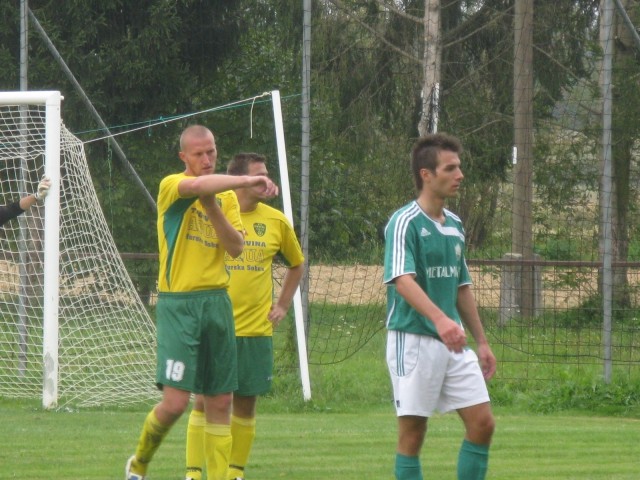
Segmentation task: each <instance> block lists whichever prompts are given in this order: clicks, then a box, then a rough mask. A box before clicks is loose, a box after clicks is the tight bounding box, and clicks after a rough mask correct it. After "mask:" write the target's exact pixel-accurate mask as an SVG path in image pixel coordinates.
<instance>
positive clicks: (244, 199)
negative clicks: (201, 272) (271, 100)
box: [186, 153, 304, 480]
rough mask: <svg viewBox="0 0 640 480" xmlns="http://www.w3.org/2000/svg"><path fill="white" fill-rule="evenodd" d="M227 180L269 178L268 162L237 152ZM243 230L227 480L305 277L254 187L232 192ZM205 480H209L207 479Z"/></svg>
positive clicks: (280, 220)
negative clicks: (278, 332) (277, 335)
mask: <svg viewBox="0 0 640 480" xmlns="http://www.w3.org/2000/svg"><path fill="white" fill-rule="evenodd" d="M227 173H228V174H230V175H249V176H254V175H259V176H266V175H268V171H267V166H266V159H265V157H264V156H263V155H259V154H256V153H240V154H238V155H236V156H235V157H234V158H233V159H232V160H231V162H230V163H229V165H228V166H227ZM236 194H237V195H238V201H239V202H240V216H241V218H242V223H243V225H244V228H245V247H244V251H243V252H242V255H240V256H238V257H236V258H230V257H229V256H228V257H227V259H226V261H227V268H228V270H229V274H230V275H231V280H230V285H229V296H230V297H231V301H232V303H233V315H234V320H235V326H236V341H237V352H238V389H237V390H236V391H235V392H234V394H233V408H232V415H231V434H232V437H233V445H232V450H231V458H230V464H229V472H228V477H227V478H228V479H243V478H244V470H245V467H246V465H247V461H248V459H249V454H250V452H251V447H252V445H253V440H254V438H255V435H256V402H257V398H258V395H263V394H265V393H268V392H269V390H270V389H271V379H272V375H273V342H272V335H273V328H274V327H276V326H277V325H278V324H279V323H280V321H281V320H282V319H283V318H284V317H285V315H286V314H287V310H288V309H289V306H290V305H291V300H292V298H293V295H294V293H295V291H296V289H297V288H298V284H299V283H300V280H301V278H302V275H303V272H304V257H303V254H302V250H301V249H300V244H299V243H298V239H297V238H296V234H295V232H294V230H293V228H292V226H291V223H290V222H289V221H288V220H287V218H286V217H285V216H284V214H283V213H282V212H280V211H279V210H276V209H275V208H273V207H270V206H268V205H266V204H264V203H263V202H262V200H265V196H264V194H263V193H262V192H261V191H260V189H258V188H256V187H249V188H239V189H236ZM276 255H281V256H282V258H283V259H284V261H285V263H286V266H287V271H286V273H285V276H284V279H283V281H282V288H281V290H280V294H279V295H278V298H277V299H275V300H274V298H273V277H272V272H271V268H272V262H273V259H274V258H275V257H276ZM202 407H203V405H202V397H201V396H199V395H198V396H196V401H195V405H194V408H193V409H192V411H191V415H190V417H189V424H188V426H187V456H186V457H187V458H186V460H187V466H186V467H187V468H186V469H187V473H186V478H187V479H193V480H200V479H201V478H202V464H203V454H202V445H203V443H202V433H203V429H202V418H203V411H202ZM207 478H208V477H207Z"/></svg>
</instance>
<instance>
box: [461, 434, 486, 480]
mask: <svg viewBox="0 0 640 480" xmlns="http://www.w3.org/2000/svg"><path fill="white" fill-rule="evenodd" d="M488 466H489V445H478V444H477V443H471V442H470V441H469V440H466V439H465V440H464V441H463V442H462V446H461V447H460V453H459V455H458V480H484V478H485V476H486V475H487V467H488Z"/></svg>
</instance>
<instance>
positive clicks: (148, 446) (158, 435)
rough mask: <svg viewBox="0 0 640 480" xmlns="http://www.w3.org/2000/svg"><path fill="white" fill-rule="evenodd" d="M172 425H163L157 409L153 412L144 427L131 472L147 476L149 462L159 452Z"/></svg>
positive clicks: (148, 416)
mask: <svg viewBox="0 0 640 480" xmlns="http://www.w3.org/2000/svg"><path fill="white" fill-rule="evenodd" d="M170 429H171V425H168V426H167V425H162V424H161V423H160V422H159V421H158V417H156V414H155V409H153V410H151V411H150V412H149V414H148V415H147V418H145V420H144V424H143V425H142V433H141V434H140V439H139V440H138V447H137V448H136V458H135V459H134V460H133V462H132V463H131V471H132V472H133V473H137V474H138V475H145V474H146V473H147V467H148V466H149V462H150V461H151V459H152V458H153V455H154V454H155V453H156V450H158V447H159V446H160V444H161V443H162V440H163V439H164V437H165V435H166V434H167V432H169V430H170Z"/></svg>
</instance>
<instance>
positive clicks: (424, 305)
mask: <svg viewBox="0 0 640 480" xmlns="http://www.w3.org/2000/svg"><path fill="white" fill-rule="evenodd" d="M394 282H395V285H396V290H397V292H398V293H399V294H400V295H401V296H402V297H403V298H404V299H405V300H406V301H407V302H408V303H409V305H411V306H412V307H413V308H414V309H415V310H416V311H417V312H418V313H419V314H420V315H422V316H423V317H426V318H428V319H429V320H431V322H433V324H434V325H435V327H436V329H437V330H438V335H439V336H440V339H441V340H442V341H443V343H444V344H445V345H446V346H447V348H448V349H449V350H451V351H453V352H461V351H462V347H464V346H465V345H466V343H467V341H466V336H465V333H464V330H463V329H462V328H461V327H460V325H458V324H457V323H456V322H455V321H454V320H452V319H451V318H449V317H448V316H447V315H446V314H445V313H444V312H443V311H442V310H441V309H440V308H439V307H438V306H437V305H436V304H435V303H433V301H432V300H431V298H429V296H428V295H427V294H426V292H425V291H424V290H423V289H422V288H421V287H420V285H418V283H417V282H416V281H415V277H414V276H413V275H410V274H407V275H401V276H399V277H396V278H395V280H394Z"/></svg>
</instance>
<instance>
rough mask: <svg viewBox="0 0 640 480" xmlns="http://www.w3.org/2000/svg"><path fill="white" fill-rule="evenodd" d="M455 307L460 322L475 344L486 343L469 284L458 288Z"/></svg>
mask: <svg viewBox="0 0 640 480" xmlns="http://www.w3.org/2000/svg"><path fill="white" fill-rule="evenodd" d="M456 307H457V309H458V313H459V314H460V318H461V319H462V322H463V323H464V325H465V327H466V328H467V329H468V330H469V332H470V333H471V335H472V336H473V338H474V340H475V341H476V344H477V345H481V344H488V342H487V337H486V336H485V333H484V327H483V326H482V321H481V320H480V314H479V313H478V307H477V305H476V301H475V298H474V296H473V292H472V291H471V286H469V285H463V286H462V287H460V288H459V289H458V302H457V305H456Z"/></svg>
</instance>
